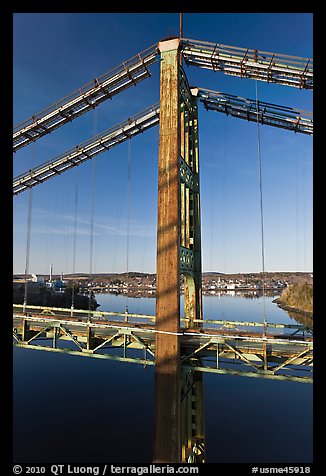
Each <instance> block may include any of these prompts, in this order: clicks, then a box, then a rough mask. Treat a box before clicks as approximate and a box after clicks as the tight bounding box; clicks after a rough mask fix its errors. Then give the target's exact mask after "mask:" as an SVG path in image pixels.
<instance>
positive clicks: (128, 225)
mask: <svg viewBox="0 0 326 476" xmlns="http://www.w3.org/2000/svg"><path fill="white" fill-rule="evenodd" d="M130 165H131V139H129V142H128V190H127V263H126V264H127V303H126V312H125V321H128V297H129V227H130V168H131V167H130Z"/></svg>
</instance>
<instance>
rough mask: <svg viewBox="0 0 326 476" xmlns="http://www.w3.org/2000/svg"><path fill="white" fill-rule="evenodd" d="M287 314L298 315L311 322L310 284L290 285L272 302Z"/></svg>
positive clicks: (311, 300) (311, 301) (311, 288)
mask: <svg viewBox="0 0 326 476" xmlns="http://www.w3.org/2000/svg"><path fill="white" fill-rule="evenodd" d="M273 302H275V303H276V304H277V305H278V306H279V307H281V308H282V309H284V310H285V311H288V312H289V313H295V314H299V315H301V316H304V317H306V318H309V319H310V320H311V321H312V320H313V286H312V284H308V283H303V284H292V285H290V286H288V287H287V288H286V289H284V290H283V291H282V293H281V296H280V297H279V298H277V299H274V301H273Z"/></svg>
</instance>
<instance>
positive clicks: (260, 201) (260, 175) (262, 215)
mask: <svg viewBox="0 0 326 476" xmlns="http://www.w3.org/2000/svg"><path fill="white" fill-rule="evenodd" d="M256 109H257V146H258V148H257V154H258V169H259V207H260V231H261V261H262V282H263V307H264V311H263V317H264V336H266V327H267V326H266V324H267V322H266V302H265V243H264V210H263V177H262V161H261V147H260V124H259V101H258V84H257V80H256Z"/></svg>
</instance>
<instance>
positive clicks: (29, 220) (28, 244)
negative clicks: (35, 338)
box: [23, 143, 36, 313]
mask: <svg viewBox="0 0 326 476" xmlns="http://www.w3.org/2000/svg"><path fill="white" fill-rule="evenodd" d="M35 156H36V144H35V143H34V147H33V152H32V168H33V167H34V166H35ZM32 209H33V189H32V188H30V189H29V196H28V215H27V236H26V256H25V290H24V301H23V313H25V306H26V305H27V297H28V283H27V275H28V274H29V258H30V250H31V232H32Z"/></svg>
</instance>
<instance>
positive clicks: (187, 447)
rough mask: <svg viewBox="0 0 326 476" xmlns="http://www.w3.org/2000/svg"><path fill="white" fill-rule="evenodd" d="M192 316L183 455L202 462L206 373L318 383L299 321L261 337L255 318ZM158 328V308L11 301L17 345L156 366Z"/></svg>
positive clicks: (183, 347) (184, 381) (184, 364)
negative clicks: (196, 320)
mask: <svg viewBox="0 0 326 476" xmlns="http://www.w3.org/2000/svg"><path fill="white" fill-rule="evenodd" d="M186 321H187V320H186V319H184V318H182V319H181V322H182V327H181V328H180V332H179V338H180V355H181V372H180V374H181V375H180V382H181V390H180V400H179V401H180V405H181V415H182V418H181V424H180V438H181V442H182V460H183V461H187V462H203V461H205V444H204V419H203V416H204V407H203V395H202V392H203V382H202V377H203V373H204V372H209V373H215V374H230V375H238V376H244V377H251V378H263V379H274V380H283V381H294V382H302V383H312V380H313V379H312V375H313V340H312V335H311V331H310V330H309V329H308V328H307V327H306V326H304V325H299V324H298V325H291V324H271V323H268V324H267V332H266V337H263V332H262V331H261V329H259V327H262V324H260V323H257V322H237V321H222V320H205V319H204V320H203V327H202V329H200V331H197V330H196V329H189V328H187V327H186V326H185V324H186ZM282 330H283V331H284V333H281V332H282ZM157 333H158V331H157V329H156V326H155V316H153V315H147V314H135V313H126V312H125V313H123V312H120V313H119V312H100V311H91V312H90V311H85V310H73V311H72V310H71V309H64V308H49V307H42V306H25V309H24V306H23V305H14V306H13V337H14V345H15V346H17V347H21V348H25V349H34V350H43V351H50V352H58V353H66V354H71V355H79V356H83V357H92V358H97V359H107V360H115V361H123V362H128V363H134V364H139V365H143V366H155V336H156V334H157ZM191 433H194V434H195V435H196V438H193V437H192V438H189V434H191Z"/></svg>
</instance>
